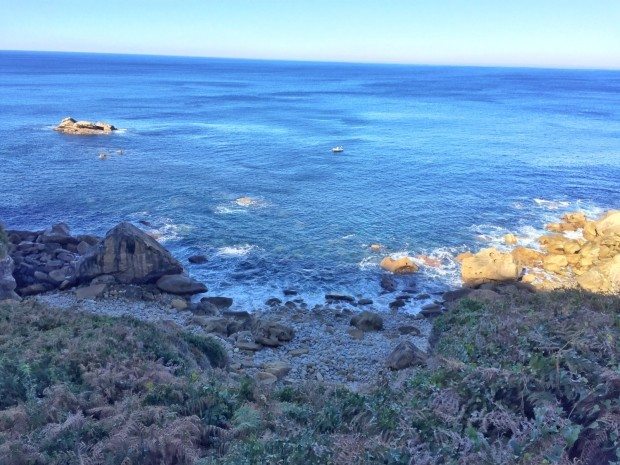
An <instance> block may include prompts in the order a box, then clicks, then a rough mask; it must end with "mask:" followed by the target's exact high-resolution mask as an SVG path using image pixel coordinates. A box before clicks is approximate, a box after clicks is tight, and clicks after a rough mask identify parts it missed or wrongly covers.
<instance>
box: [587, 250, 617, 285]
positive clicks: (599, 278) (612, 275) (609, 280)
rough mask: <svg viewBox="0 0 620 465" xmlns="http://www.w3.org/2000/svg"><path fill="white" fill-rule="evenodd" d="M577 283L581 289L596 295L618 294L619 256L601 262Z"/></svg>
mask: <svg viewBox="0 0 620 465" xmlns="http://www.w3.org/2000/svg"><path fill="white" fill-rule="evenodd" d="M577 283H579V286H580V287H581V288H582V289H585V290H586V291H590V292H596V293H603V294H609V293H619V292H620V254H619V255H616V256H615V257H614V258H613V259H608V260H602V261H600V262H599V263H598V264H597V265H596V266H593V267H592V268H590V269H589V270H588V271H586V272H585V273H583V274H582V275H581V276H577Z"/></svg>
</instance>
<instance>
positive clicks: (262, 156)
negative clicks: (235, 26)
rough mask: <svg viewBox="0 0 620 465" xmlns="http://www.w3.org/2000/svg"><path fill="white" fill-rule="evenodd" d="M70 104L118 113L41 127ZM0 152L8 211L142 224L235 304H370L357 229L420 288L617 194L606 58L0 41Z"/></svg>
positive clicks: (373, 281) (84, 114)
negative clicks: (555, 63) (426, 56)
mask: <svg viewBox="0 0 620 465" xmlns="http://www.w3.org/2000/svg"><path fill="white" fill-rule="evenodd" d="M69 115H70V116H73V117H75V118H77V119H88V120H104V121H108V122H111V123H113V124H115V125H116V126H117V127H120V128H122V130H121V131H119V132H118V133H115V134H113V135H111V136H96V137H76V136H68V135H62V134H58V133H56V132H54V131H53V130H52V127H53V126H54V125H55V124H57V123H58V122H59V121H60V120H61V119H62V118H63V117H65V116H69ZM335 145H343V146H344V148H345V151H344V153H342V154H333V153H331V151H330V149H331V147H333V146H335ZM118 149H122V150H123V151H124V154H123V155H117V154H116V153H115V152H116V150H118ZM101 151H106V152H107V153H109V154H110V156H109V157H108V159H107V160H100V159H99V158H98V154H99V153H100V152H101ZM0 167H1V168H0V186H2V195H1V196H0V219H1V220H2V221H3V222H5V223H6V225H7V226H8V227H11V228H44V227H46V226H47V225H49V224H51V223H54V222H58V221H65V222H67V223H68V224H69V225H70V226H71V227H72V230H73V231H74V232H93V231H94V232H97V233H101V234H103V233H105V232H106V231H107V230H108V229H109V228H111V227H112V226H114V225H115V224H116V223H118V222H119V221H122V220H130V221H133V222H136V223H137V222H138V221H140V220H142V221H147V222H149V223H150V224H152V226H150V227H149V228H146V229H149V230H151V232H153V233H156V234H158V235H160V237H161V240H162V241H164V243H165V245H166V246H167V247H169V248H170V249H171V250H172V251H173V252H174V253H175V254H176V255H177V256H178V257H179V258H180V259H182V260H185V259H186V258H187V256H189V255H191V254H194V253H204V254H206V255H207V256H208V258H209V261H208V263H206V264H204V265H199V266H190V267H188V268H189V270H190V272H191V274H193V275H194V276H196V277H198V278H199V279H201V280H203V281H204V282H205V283H206V284H207V285H208V287H209V288H210V290H211V293H213V294H225V295H231V296H234V297H235V298H236V299H237V302H239V303H240V305H242V306H245V307H246V308H252V307H258V306H259V305H260V304H261V303H262V302H263V301H264V300H265V299H266V298H267V297H269V296H281V291H282V289H284V288H295V289H298V290H299V291H300V292H301V294H302V296H303V297H305V298H307V299H308V300H309V301H310V302H312V301H315V300H321V296H322V295H323V294H324V293H326V292H341V293H347V294H352V295H359V296H362V295H363V296H366V297H371V298H375V300H376V301H377V302H379V307H381V306H382V305H385V303H386V302H387V301H388V297H386V296H383V297H381V296H379V294H380V287H379V276H380V270H379V267H378V262H379V260H380V259H381V258H382V256H383V255H382V254H376V253H373V252H372V251H371V250H370V249H369V245H370V244H372V243H380V244H383V245H384V246H385V250H386V253H395V254H399V253H401V254H403V253H408V254H411V255H419V254H428V255H430V256H432V257H435V258H437V259H438V260H440V261H441V267H440V268H433V267H423V268H422V270H421V272H420V273H419V274H417V275H415V276H414V277H408V278H402V280H403V281H402V282H401V283H400V284H401V285H402V286H410V285H416V286H417V287H418V288H419V289H420V290H431V291H437V290H440V289H441V288H442V287H445V286H451V285H455V284H456V283H457V281H458V270H457V267H456V265H455V264H454V261H453V260H452V259H451V257H453V256H454V254H456V253H458V252H459V251H462V250H465V249H466V248H480V247H482V246H485V245H487V244H489V243H490V244H499V243H500V242H501V240H500V238H501V236H502V235H503V234H504V233H506V232H509V231H510V232H515V233H516V234H517V235H519V236H520V237H521V239H522V241H524V242H525V243H526V244H527V243H529V241H531V240H532V239H533V238H534V237H535V236H536V234H538V232H539V230H540V229H541V228H542V226H543V225H544V223H545V222H546V221H548V220H550V219H554V218H556V217H558V216H560V215H561V214H562V213H563V212H565V211H568V210H574V209H585V210H587V211H589V212H591V213H592V214H596V213H598V212H600V211H602V210H604V209H607V208H613V207H615V208H618V207H620V72H618V71H578V70H541V69H508V68H503V69H502V68H463V67H428V66H396V65H361V64H327V63H296V62H269V61H241V60H222V59H199V58H173V57H152V56H119V55H88V54H61V53H25V52H0ZM243 196H250V197H252V198H253V199H255V200H256V203H255V204H254V205H252V206H250V207H244V206H240V205H238V204H237V203H236V199H238V198H239V197H243ZM411 305H412V306H414V305H415V304H411Z"/></svg>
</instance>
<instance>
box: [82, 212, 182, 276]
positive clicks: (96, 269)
mask: <svg viewBox="0 0 620 465" xmlns="http://www.w3.org/2000/svg"><path fill="white" fill-rule="evenodd" d="M182 272H183V267H182V266H181V264H180V263H179V262H178V261H177V260H176V259H175V258H174V257H173V256H172V255H171V254H170V252H168V251H167V250H166V249H165V248H164V247H162V246H161V245H160V244H159V243H158V242H157V241H156V240H155V239H153V238H152V237H151V236H149V235H148V234H146V233H145V232H143V231H141V230H140V229H138V228H136V227H135V226H134V225H132V224H131V223H126V222H125V223H120V224H119V225H117V226H115V227H114V228H112V229H111V230H110V231H108V233H107V234H106V236H105V238H104V239H103V241H102V242H101V243H100V244H99V245H98V246H96V247H94V248H93V250H91V251H90V252H89V253H88V254H87V255H85V256H84V257H82V258H81V259H80V260H79V261H78V262H77V264H76V273H75V278H76V280H77V281H78V282H89V281H90V280H91V279H93V278H94V277H96V276H99V275H102V274H109V275H112V276H114V277H115V278H116V279H117V281H118V282H120V283H124V284H131V283H132V284H144V283H150V282H155V281H157V280H158V279H159V278H161V277H162V276H164V275H178V274H181V273H182Z"/></svg>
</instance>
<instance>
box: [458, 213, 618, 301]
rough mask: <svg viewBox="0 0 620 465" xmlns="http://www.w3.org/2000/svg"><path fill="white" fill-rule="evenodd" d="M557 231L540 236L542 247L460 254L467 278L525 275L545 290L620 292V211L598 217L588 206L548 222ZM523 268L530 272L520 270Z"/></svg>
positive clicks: (470, 281)
mask: <svg viewBox="0 0 620 465" xmlns="http://www.w3.org/2000/svg"><path fill="white" fill-rule="evenodd" d="M546 229H547V230H548V231H551V232H552V234H547V235H543V236H541V237H540V238H538V243H539V244H540V249H541V250H540V251H539V250H534V249H530V248H526V247H515V248H514V249H513V250H511V251H510V252H509V253H502V252H499V251H497V250H495V249H483V250H481V251H480V252H478V253H477V254H475V255H474V254H471V253H469V252H467V253H464V254H461V255H459V257H457V259H460V261H461V264H462V266H461V275H462V278H463V281H464V282H465V283H466V284H468V285H472V286H477V285H480V284H482V283H484V282H488V281H504V280H514V279H517V278H519V277H520V279H521V280H522V281H523V282H525V283H528V284H531V285H532V286H534V288H537V289H540V290H553V289H559V288H576V287H579V288H582V289H584V290H586V291H589V292H595V293H603V294H610V293H620V211H619V210H612V211H608V212H607V213H605V214H604V215H602V216H601V217H600V218H598V219H597V220H589V219H588V218H587V217H586V215H585V214H584V213H582V212H574V213H567V214H566V215H564V216H563V217H562V219H561V220H560V221H559V222H558V223H551V224H548V225H547V226H546ZM521 270H524V271H525V272H524V273H523V274H522V276H520V274H521Z"/></svg>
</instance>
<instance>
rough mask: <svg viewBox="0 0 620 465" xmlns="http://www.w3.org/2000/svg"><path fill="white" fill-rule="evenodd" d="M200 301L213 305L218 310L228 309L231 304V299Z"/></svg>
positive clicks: (204, 298)
mask: <svg viewBox="0 0 620 465" xmlns="http://www.w3.org/2000/svg"><path fill="white" fill-rule="evenodd" d="M200 301H201V302H208V303H210V304H213V305H215V306H216V307H217V308H218V309H220V310H225V309H227V308H230V307H231V306H232V304H233V299H232V298H230V297H203V298H202V299H200Z"/></svg>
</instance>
